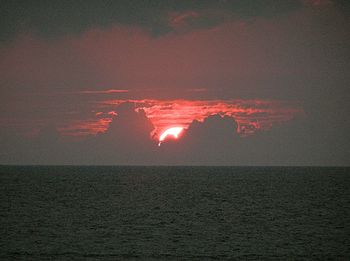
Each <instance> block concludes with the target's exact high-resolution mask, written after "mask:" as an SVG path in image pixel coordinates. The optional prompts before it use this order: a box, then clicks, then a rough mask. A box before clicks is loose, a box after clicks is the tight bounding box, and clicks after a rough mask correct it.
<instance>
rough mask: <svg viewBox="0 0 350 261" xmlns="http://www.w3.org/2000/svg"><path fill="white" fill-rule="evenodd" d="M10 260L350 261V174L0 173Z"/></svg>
mask: <svg viewBox="0 0 350 261" xmlns="http://www.w3.org/2000/svg"><path fill="white" fill-rule="evenodd" d="M0 186H1V187H0V203H1V204H0V225H1V227H0V258H1V259H4V260H8V259H16V260H17V259H20V260H125V259H126V260H226V259H230V260H232V259H248V260H254V259H272V260H273V259H276V260H285V259H287V260H293V259H298V260H302V259H307V260H309V259H322V260H324V259H337V260H339V259H340V260H349V259H350V168H318V167H312V168H311V167H305V168H304V167H302V168H301V167H300V168H292V167H290V168H287V167H64V166H57V167H47V166H37V167H29V166H28V167H10V166H0Z"/></svg>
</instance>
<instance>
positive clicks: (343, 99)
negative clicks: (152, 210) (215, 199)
mask: <svg viewBox="0 0 350 261" xmlns="http://www.w3.org/2000/svg"><path fill="white" fill-rule="evenodd" d="M1 6H2V7H1V10H0V71H1V74H0V94H1V95H0V128H1V129H0V147H1V149H0V164H83V165H100V164H108V165H288V166H289V165H292V166H295V165H302V166H305V165H307V166H308V165H317V166H319V165H321V166H328V165H331V166H349V165H350V161H349V159H348V158H349V155H350V135H349V133H350V121H349V117H348V115H349V112H350V108H349V101H350V90H349V84H350V75H349V73H348V71H349V69H350V53H349V51H350V48H349V46H350V30H349V28H350V23H349V22H350V19H349V18H350V4H349V1H347V0H282V1H275V0H266V1H255V0H244V1H243V0H231V1H230V0H216V1H214V0H210V1H209V0H186V1H185V0H184V1H181V0H148V1H139V0H120V1H91V0H86V1H54V2H52V1H51V2H48V1H36V2H35V4H33V3H31V2H30V1H16V0H12V1H7V0H2V1H1ZM171 127H182V128H183V131H182V132H181V135H180V136H179V137H178V138H177V139H174V138H171V137H170V138H168V139H165V140H164V141H163V142H162V144H161V146H158V144H159V137H160V135H161V134H162V133H163V132H164V131H165V130H167V129H168V128H171Z"/></svg>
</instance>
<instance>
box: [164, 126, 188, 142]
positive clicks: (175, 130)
mask: <svg viewBox="0 0 350 261" xmlns="http://www.w3.org/2000/svg"><path fill="white" fill-rule="evenodd" d="M183 129H184V128H183V127H172V128H169V129H166V130H165V131H164V132H163V133H162V134H161V135H160V137H159V143H158V146H160V144H161V143H162V141H164V140H165V139H166V138H167V137H168V136H172V137H174V138H175V139H177V138H178V137H179V135H180V133H181V132H182V131H183Z"/></svg>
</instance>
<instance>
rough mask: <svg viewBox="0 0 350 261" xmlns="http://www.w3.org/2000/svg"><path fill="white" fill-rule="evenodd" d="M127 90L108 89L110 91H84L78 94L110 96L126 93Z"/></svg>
mask: <svg viewBox="0 0 350 261" xmlns="http://www.w3.org/2000/svg"><path fill="white" fill-rule="evenodd" d="M127 92H129V90H124V89H110V90H97V91H96V90H86V91H81V92H79V93H83V94H112V93H127Z"/></svg>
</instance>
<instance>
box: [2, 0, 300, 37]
mask: <svg viewBox="0 0 350 261" xmlns="http://www.w3.org/2000/svg"><path fill="white" fill-rule="evenodd" d="M300 6H301V1H298V0H284V1H273V0H268V1H255V0H232V1H230V0H227V1H224V0H223V1H212V0H148V1H139V0H117V1H96V0H85V1H80V0H77V1H40V0H39V1H35V4H33V2H31V1H21V0H4V1H1V11H0V17H1V18H0V19H1V20H0V24H1V27H0V39H7V38H9V37H11V36H13V35H14V34H16V33H18V32H21V31H22V32H23V31H24V32H27V31H32V32H36V33H38V34H39V35H42V36H57V35H65V34H76V33H80V32H83V31H84V30H87V29H89V28H90V27H108V26H111V25H113V24H121V25H131V26H140V27H142V28H145V29H147V30H149V31H150V32H151V33H152V34H153V35H155V36H157V35H162V34H164V33H168V32H171V31H174V30H175V28H174V27H172V25H171V20H169V18H171V15H172V14H178V15H179V16H181V15H183V14H184V13H186V12H189V11H192V12H197V13H198V14H199V15H198V16H196V17H193V16H192V17H187V19H185V20H183V21H185V22H186V24H188V26H189V27H190V28H200V27H211V26H213V25H217V24H219V23H221V22H223V21H224V20H226V18H229V19H231V18H251V17H255V16H273V15H276V14H281V13H286V12H291V11H294V10H296V9H298V8H300Z"/></svg>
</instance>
